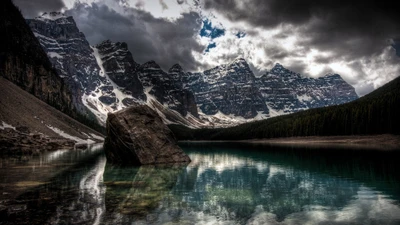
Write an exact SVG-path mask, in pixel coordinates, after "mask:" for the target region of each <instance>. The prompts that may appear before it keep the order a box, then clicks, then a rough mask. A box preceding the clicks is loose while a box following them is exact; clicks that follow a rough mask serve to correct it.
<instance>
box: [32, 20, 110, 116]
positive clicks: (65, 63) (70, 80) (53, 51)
mask: <svg viewBox="0 0 400 225" xmlns="http://www.w3.org/2000/svg"><path fill="white" fill-rule="evenodd" d="M27 23H28V25H29V26H30V27H31V29H32V31H33V33H34V34H35V36H36V37H37V39H38V40H39V42H40V44H41V45H42V47H43V49H44V50H45V51H46V53H47V55H48V57H49V58H50V61H51V62H52V65H53V66H54V67H55V68H56V70H57V72H58V74H59V75H60V77H62V78H63V79H64V81H65V82H66V83H67V85H68V86H69V88H70V90H71V92H72V95H73V102H74V105H75V106H76V107H77V108H78V110H79V111H81V112H84V111H85V110H86V108H85V107H84V105H83V103H82V96H83V94H84V93H86V94H88V93H90V92H92V91H94V90H95V89H96V87H98V86H100V84H101V83H102V82H105V79H104V78H103V77H101V76H99V72H100V67H99V66H98V65H97V62H96V58H95V57H94V55H93V50H92V49H91V48H90V45H89V43H88V41H87V40H86V37H85V35H84V34H83V33H82V32H80V31H79V29H78V28H77V26H76V23H75V21H74V19H73V18H72V17H71V16H65V15H63V14H61V13H56V12H53V13H44V14H43V15H42V16H39V17H37V18H35V19H28V20H27Z"/></svg>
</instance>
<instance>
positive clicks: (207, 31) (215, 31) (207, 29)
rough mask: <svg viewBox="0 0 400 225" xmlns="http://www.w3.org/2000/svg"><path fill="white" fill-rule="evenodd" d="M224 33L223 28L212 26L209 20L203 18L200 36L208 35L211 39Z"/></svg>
mask: <svg viewBox="0 0 400 225" xmlns="http://www.w3.org/2000/svg"><path fill="white" fill-rule="evenodd" d="M224 35H225V29H219V28H217V27H213V26H212V23H211V21H209V20H203V28H201V30H200V36H202V37H210V38H211V39H214V38H217V37H221V36H224Z"/></svg>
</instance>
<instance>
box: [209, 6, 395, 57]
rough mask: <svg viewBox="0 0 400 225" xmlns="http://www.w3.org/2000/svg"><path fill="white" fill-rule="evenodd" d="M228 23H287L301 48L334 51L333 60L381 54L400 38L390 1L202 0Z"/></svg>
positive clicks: (263, 25) (264, 25)
mask: <svg viewBox="0 0 400 225" xmlns="http://www.w3.org/2000/svg"><path fill="white" fill-rule="evenodd" d="M203 4H204V7H205V8H206V9H214V10H216V11H217V12H219V13H221V14H222V15H224V16H225V17H226V18H228V19H230V20H231V21H247V22H248V23H250V24H251V25H254V26H258V27H264V28H274V27H277V26H278V25H281V24H291V25H293V26H294V29H295V30H297V31H298V34H300V35H301V36H302V38H304V40H303V43H301V44H303V45H307V46H310V47H314V48H317V49H319V50H334V52H335V53H336V54H335V57H336V56H345V57H347V58H357V57H362V56H371V55H373V54H376V53H378V52H380V51H381V50H382V48H383V46H387V45H388V40H389V39H393V38H399V37H400V22H399V21H400V13H399V11H398V10H397V8H396V7H395V6H394V3H393V1H385V0H383V1H368V0H363V1H336V0H328V1H320V0H302V1H298V0H287V1H282V0H268V1H266V0H252V1H244V2H243V1H238V0H205V1H204V3H203Z"/></svg>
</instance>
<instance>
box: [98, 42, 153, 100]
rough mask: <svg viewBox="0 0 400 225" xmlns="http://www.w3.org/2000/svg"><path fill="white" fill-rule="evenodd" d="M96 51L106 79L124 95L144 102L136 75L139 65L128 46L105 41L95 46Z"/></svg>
mask: <svg viewBox="0 0 400 225" xmlns="http://www.w3.org/2000/svg"><path fill="white" fill-rule="evenodd" d="M96 49H98V53H99V54H100V55H101V60H102V62H103V63H102V66H103V68H104V72H105V73H107V75H108V77H109V78H110V79H111V80H112V81H113V82H115V84H117V85H118V86H119V87H122V88H124V91H125V93H127V94H129V95H131V96H132V97H134V98H136V99H140V100H146V95H145V94H144V92H143V86H142V83H141V82H140V81H139V79H138V77H137V75H136V71H137V69H138V68H139V66H140V65H139V64H138V63H136V62H135V61H134V60H133V57H132V54H131V53H130V52H129V50H128V45H127V44H126V43H120V42H117V43H113V42H111V41H109V40H107V41H104V42H102V43H101V44H99V45H97V46H96ZM102 72H103V71H102Z"/></svg>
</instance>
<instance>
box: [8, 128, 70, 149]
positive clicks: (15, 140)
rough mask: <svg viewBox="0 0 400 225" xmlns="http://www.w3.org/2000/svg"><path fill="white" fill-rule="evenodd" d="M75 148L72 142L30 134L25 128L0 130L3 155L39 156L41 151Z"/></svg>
mask: <svg viewBox="0 0 400 225" xmlns="http://www.w3.org/2000/svg"><path fill="white" fill-rule="evenodd" d="M75 147H76V146H75V142H74V141H72V140H69V139H65V138H59V137H48V136H45V135H43V134H40V133H30V132H29V129H28V128H27V127H17V128H16V129H12V128H4V129H0V153H1V154H3V155H24V154H39V153H41V152H43V151H52V150H58V149H74V148H75Z"/></svg>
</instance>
